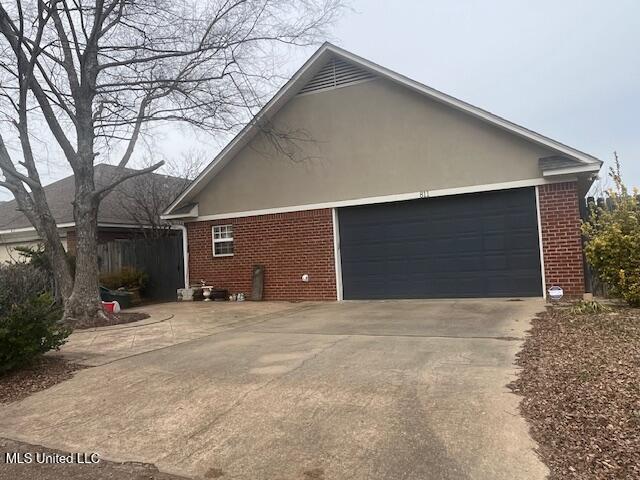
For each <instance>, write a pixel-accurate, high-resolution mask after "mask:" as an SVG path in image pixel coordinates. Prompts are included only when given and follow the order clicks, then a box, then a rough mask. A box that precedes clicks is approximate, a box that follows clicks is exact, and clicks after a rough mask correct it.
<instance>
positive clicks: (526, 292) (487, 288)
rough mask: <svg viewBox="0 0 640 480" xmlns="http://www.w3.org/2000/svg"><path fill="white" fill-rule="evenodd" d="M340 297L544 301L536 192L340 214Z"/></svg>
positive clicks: (402, 204)
mask: <svg viewBox="0 0 640 480" xmlns="http://www.w3.org/2000/svg"><path fill="white" fill-rule="evenodd" d="M338 221H339V232H340V253H341V260H342V282H343V292H344V298H345V299H376V298H457V297H525V296H541V295H542V280H541V273H540V249H539V239H538V222H537V215H536V199H535V190H534V189H533V188H521V189H514V190H502V191H495V192H485V193H473V194H466V195H455V196H447V197H435V198H425V199H420V200H410V201H406V202H394V203H385V204H378V205H364V206H357V207H347V208H341V209H339V210H338Z"/></svg>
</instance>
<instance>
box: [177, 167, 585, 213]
mask: <svg viewBox="0 0 640 480" xmlns="http://www.w3.org/2000/svg"><path fill="white" fill-rule="evenodd" d="M575 180H577V177H571V176H565V177H561V178H531V179H527V180H514V181H511V182H501V183H488V184H483V185H468V186H464V187H454V188H441V189H434V190H421V191H418V192H405V193H397V194H392V195H382V196H378V197H361V198H352V199H349V200H337V201H333V202H324V203H307V204H303V205H291V206H287V207H274V208H263V209H260V210H246V211H242V212H230V213H216V214H213V215H201V216H198V217H197V218H194V219H190V220H188V221H187V222H186V223H188V222H201V221H208V220H225V221H226V220H229V219H232V218H244V217H255V216H259V215H272V214H277V213H290V212H302V211H306V210H320V209H325V208H343V207H354V206H357V205H375V204H378V203H390V202H402V201H405V200H417V199H425V198H433V197H446V196H450V195H462V194H465V193H481V192H492V191H496V190H508V189H512V188H526V187H536V186H539V185H549V184H552V183H559V182H569V181H575Z"/></svg>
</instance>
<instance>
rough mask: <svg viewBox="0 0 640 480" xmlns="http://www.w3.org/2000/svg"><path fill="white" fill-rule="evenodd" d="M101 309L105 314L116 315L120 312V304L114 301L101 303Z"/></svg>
mask: <svg viewBox="0 0 640 480" xmlns="http://www.w3.org/2000/svg"><path fill="white" fill-rule="evenodd" d="M102 308H103V309H104V311H105V312H107V313H118V312H120V304H119V303H118V302H116V301H113V302H102Z"/></svg>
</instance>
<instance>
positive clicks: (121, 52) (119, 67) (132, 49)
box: [0, 0, 341, 324]
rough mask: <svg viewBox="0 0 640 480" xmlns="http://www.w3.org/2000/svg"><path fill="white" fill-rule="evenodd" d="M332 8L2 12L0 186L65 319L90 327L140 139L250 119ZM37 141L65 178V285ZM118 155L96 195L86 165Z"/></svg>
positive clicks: (111, 7) (143, 5) (250, 1)
mask: <svg viewBox="0 0 640 480" xmlns="http://www.w3.org/2000/svg"><path fill="white" fill-rule="evenodd" d="M340 8H341V4H340V0H211V1H197V0H94V1H93V2H87V1H85V0H49V1H44V0H30V1H21V0H16V3H15V4H14V3H8V2H5V1H3V0H0V50H1V52H2V53H1V54H0V102H2V105H0V112H2V113H3V114H4V115H5V120H7V122H8V124H9V125H11V130H10V131H9V133H7V131H6V129H5V130H3V131H2V132H3V135H5V136H6V135H15V136H16V137H17V139H18V141H19V145H20V149H19V153H16V154H11V153H10V152H9V150H8V149H7V148H6V146H5V140H4V138H3V137H2V136H0V170H1V171H2V174H3V176H4V180H0V186H2V187H5V188H7V189H9V190H10V191H11V192H12V193H13V195H14V197H15V198H16V200H17V203H18V206H19V208H20V209H21V210H22V211H23V212H24V213H25V214H26V216H27V217H28V218H29V220H30V221H31V223H32V224H33V225H34V227H35V228H36V230H37V231H38V233H39V234H40V235H41V236H42V237H43V239H44V242H45V244H46V246H47V251H48V252H49V255H50V256H51V262H52V264H53V265H54V266H55V267H54V268H55V271H56V275H57V276H58V277H59V278H58V281H59V282H60V285H61V286H62V291H63V293H64V295H65V297H68V298H67V300H66V302H65V316H66V317H67V318H68V319H76V320H78V321H82V322H83V323H85V324H90V323H91V321H92V319H93V318H96V317H97V316H99V315H100V314H101V310H100V303H99V296H98V289H97V268H98V267H97V260H96V259H97V242H96V236H97V210H98V206H99V205H100V202H101V200H102V199H103V198H104V197H105V196H106V195H107V194H109V192H111V191H113V189H115V188H116V187H117V185H118V184H120V183H121V182H123V181H125V180H127V179H130V178H133V177H135V176H138V175H140V174H143V173H145V172H151V171H153V170H155V169H156V168H158V167H159V166H160V165H161V162H159V163H156V164H154V165H150V166H149V167H147V168H143V169H140V170H136V171H131V170H128V169H127V168H126V167H127V165H128V164H129V161H130V160H131V157H132V155H133V154H134V151H135V149H136V145H137V143H138V140H139V138H140V136H141V135H142V134H143V133H144V132H145V131H147V129H148V128H149V126H150V125H152V124H157V123H158V122H171V121H179V122H186V123H187V124H189V125H192V126H195V127H197V128H201V129H205V130H209V131H212V132H216V131H225V132H226V131H229V130H233V129H235V128H236V127H237V126H239V125H241V124H242V123H244V122H245V121H246V120H247V118H250V114H251V113H254V112H255V109H256V108H258V107H259V106H260V104H261V101H262V95H261V93H262V91H263V87H264V86H265V85H266V84H267V83H268V82H269V81H270V80H272V79H273V78H275V74H274V68H273V67H274V63H273V62H274V59H275V57H274V55H275V53H276V52H277V51H278V49H279V48H280V47H282V46H300V45H308V44H311V43H315V42H316V41H317V40H318V39H319V37H320V36H322V35H324V29H325V28H326V26H327V25H329V24H330V23H331V22H332V21H333V20H334V19H335V17H336V15H337V13H338V12H339V11H340ZM43 128H46V129H47V131H48V132H50V134H51V136H52V137H53V138H54V139H55V143H56V144H57V147H59V150H60V151H61V152H62V154H63V155H64V158H65V159H66V161H67V162H68V163H69V165H70V166H71V168H72V170H73V173H74V176H75V184H76V192H75V200H74V203H73V209H74V218H75V224H76V233H77V249H76V262H77V267H76V274H75V279H74V280H75V281H74V282H73V286H72V279H71V274H70V272H69V269H68V266H67V265H66V263H65V262H64V255H63V248H62V245H61V244H60V241H59V239H58V235H57V230H56V225H55V219H54V218H53V217H52V215H51V212H50V210H49V208H48V205H47V201H46V197H45V195H44V192H43V189H42V182H41V181H40V177H39V173H38V158H37V154H36V153H35V152H36V151H35V149H34V148H33V141H34V138H35V137H34V130H38V129H43ZM120 146H121V147H120ZM118 148H121V150H122V154H121V156H119V159H118V160H117V161H116V163H117V166H118V167H119V169H120V170H119V172H120V173H119V174H118V175H116V176H115V178H114V179H113V181H112V183H111V184H110V185H106V186H97V185H96V184H95V181H94V172H93V168H94V161H95V159H96V156H98V155H99V154H101V153H104V152H115V151H118Z"/></svg>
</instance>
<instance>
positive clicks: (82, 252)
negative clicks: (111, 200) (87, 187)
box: [65, 195, 104, 326]
mask: <svg viewBox="0 0 640 480" xmlns="http://www.w3.org/2000/svg"><path fill="white" fill-rule="evenodd" d="M96 203H97V202H95V200H93V199H92V197H91V196H90V195H89V196H85V197H83V198H82V199H80V200H76V204H75V206H74V213H75V219H76V276H75V282H74V285H73V292H72V293H71V296H70V297H69V299H68V300H67V302H66V304H65V319H66V320H67V321H69V322H70V323H72V324H73V325H74V326H92V325H95V324H96V322H97V321H98V320H99V319H100V318H101V317H102V316H104V312H103V310H102V303H101V302H100V292H99V290H98V206H97V204H96Z"/></svg>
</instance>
